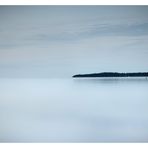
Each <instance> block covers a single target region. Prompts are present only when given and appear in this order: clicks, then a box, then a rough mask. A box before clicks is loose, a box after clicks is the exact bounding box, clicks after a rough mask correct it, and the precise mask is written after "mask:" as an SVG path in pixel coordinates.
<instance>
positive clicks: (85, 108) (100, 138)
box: [0, 78, 148, 142]
mask: <svg viewBox="0 0 148 148" xmlns="http://www.w3.org/2000/svg"><path fill="white" fill-rule="evenodd" d="M0 118H1V119H0V142H148V80H147V79H145V78H141V79H140V78H132V79H130V78H128V79H126V78H124V79H0Z"/></svg>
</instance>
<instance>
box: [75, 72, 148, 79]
mask: <svg viewBox="0 0 148 148" xmlns="http://www.w3.org/2000/svg"><path fill="white" fill-rule="evenodd" d="M73 77H74V78H77V77H148V72H135V73H118V72H102V73H92V74H78V75H74V76H73Z"/></svg>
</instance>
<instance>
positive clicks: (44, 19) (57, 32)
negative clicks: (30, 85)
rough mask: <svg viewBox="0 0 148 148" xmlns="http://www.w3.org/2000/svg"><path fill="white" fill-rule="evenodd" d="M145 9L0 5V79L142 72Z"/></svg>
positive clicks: (147, 41) (146, 55)
mask: <svg viewBox="0 0 148 148" xmlns="http://www.w3.org/2000/svg"><path fill="white" fill-rule="evenodd" d="M147 16H148V6H0V69H1V70H0V71H1V72H0V77H1V78H4V77H9V78H14V77H15V78H50V77H56V78H60V77H71V76H72V75H74V74H78V73H93V72H102V71H117V72H137V71H148V17H147Z"/></svg>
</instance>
